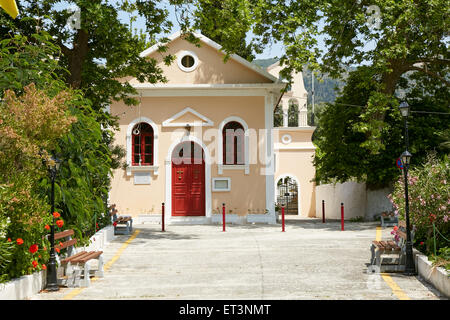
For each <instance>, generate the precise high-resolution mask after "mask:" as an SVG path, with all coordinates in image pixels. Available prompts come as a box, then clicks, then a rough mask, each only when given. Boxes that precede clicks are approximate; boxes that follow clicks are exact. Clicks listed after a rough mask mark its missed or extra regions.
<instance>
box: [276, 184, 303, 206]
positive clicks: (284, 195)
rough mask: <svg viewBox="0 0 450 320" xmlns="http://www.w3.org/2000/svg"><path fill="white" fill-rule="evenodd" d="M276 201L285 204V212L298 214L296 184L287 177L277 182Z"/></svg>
mask: <svg viewBox="0 0 450 320" xmlns="http://www.w3.org/2000/svg"><path fill="white" fill-rule="evenodd" d="M277 195H278V196H277V203H278V204H279V205H280V206H281V205H284V206H285V213H286V214H298V185H297V183H296V182H295V181H294V180H293V179H291V178H289V177H286V178H283V179H280V180H279V181H278V184H277Z"/></svg>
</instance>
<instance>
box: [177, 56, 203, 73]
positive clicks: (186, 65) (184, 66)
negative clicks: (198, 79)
mask: <svg viewBox="0 0 450 320" xmlns="http://www.w3.org/2000/svg"><path fill="white" fill-rule="evenodd" d="M177 63H178V67H179V68H180V69H181V70H183V71H184V72H191V71H193V70H195V68H197V65H198V58H197V55H196V54H195V53H194V52H191V51H183V52H181V54H180V55H179V56H178V59H177Z"/></svg>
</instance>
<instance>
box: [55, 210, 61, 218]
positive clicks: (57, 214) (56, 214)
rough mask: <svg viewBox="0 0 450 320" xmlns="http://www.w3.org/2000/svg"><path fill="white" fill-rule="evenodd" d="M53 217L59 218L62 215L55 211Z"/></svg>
mask: <svg viewBox="0 0 450 320" xmlns="http://www.w3.org/2000/svg"><path fill="white" fill-rule="evenodd" d="M53 217H54V218H59V217H61V215H60V214H59V213H58V212H56V211H55V212H53Z"/></svg>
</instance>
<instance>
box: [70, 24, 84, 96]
mask: <svg viewBox="0 0 450 320" xmlns="http://www.w3.org/2000/svg"><path fill="white" fill-rule="evenodd" d="M88 40H89V35H88V33H87V32H86V31H85V30H83V29H79V30H78V32H77V34H76V36H75V39H74V41H73V49H72V50H70V54H69V56H68V57H67V58H68V60H69V72H70V75H69V77H68V79H67V83H68V84H69V85H70V86H71V87H72V88H74V89H78V88H80V87H81V82H82V72H83V64H84V61H85V59H86V56H87V54H88V51H89V46H88Z"/></svg>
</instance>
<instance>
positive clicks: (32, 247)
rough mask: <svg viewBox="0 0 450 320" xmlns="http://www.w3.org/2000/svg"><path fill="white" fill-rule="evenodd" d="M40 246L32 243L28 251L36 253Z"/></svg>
mask: <svg viewBox="0 0 450 320" xmlns="http://www.w3.org/2000/svg"><path fill="white" fill-rule="evenodd" d="M38 249H39V247H38V245H37V244H32V245H31V246H30V248H29V249H28V251H30V252H31V253H35V252H36V251H38Z"/></svg>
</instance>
